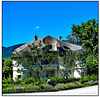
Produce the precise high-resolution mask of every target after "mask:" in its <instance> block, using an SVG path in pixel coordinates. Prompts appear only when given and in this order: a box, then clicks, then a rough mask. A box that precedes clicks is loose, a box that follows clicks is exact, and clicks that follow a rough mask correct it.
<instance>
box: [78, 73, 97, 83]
mask: <svg viewBox="0 0 100 97" xmlns="http://www.w3.org/2000/svg"><path fill="white" fill-rule="evenodd" d="M91 80H94V81H95V80H98V76H97V75H94V74H93V75H91V76H90V75H87V76H85V77H82V78H81V79H80V80H79V82H80V83H84V82H88V81H91Z"/></svg>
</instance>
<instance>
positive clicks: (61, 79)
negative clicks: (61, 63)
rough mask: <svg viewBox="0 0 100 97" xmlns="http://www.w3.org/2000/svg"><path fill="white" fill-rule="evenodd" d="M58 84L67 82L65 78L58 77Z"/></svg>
mask: <svg viewBox="0 0 100 97" xmlns="http://www.w3.org/2000/svg"><path fill="white" fill-rule="evenodd" d="M56 80H57V83H64V82H65V81H66V80H65V78H64V76H56Z"/></svg>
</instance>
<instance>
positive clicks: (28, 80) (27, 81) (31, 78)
mask: <svg viewBox="0 0 100 97" xmlns="http://www.w3.org/2000/svg"><path fill="white" fill-rule="evenodd" d="M23 82H25V84H31V83H34V82H35V79H34V78H33V77H30V78H28V79H26V80H24V81H23Z"/></svg>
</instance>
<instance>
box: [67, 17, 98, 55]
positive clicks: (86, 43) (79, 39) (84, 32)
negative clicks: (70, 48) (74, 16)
mask: <svg viewBox="0 0 100 97" xmlns="http://www.w3.org/2000/svg"><path fill="white" fill-rule="evenodd" d="M71 29H72V31H71V36H70V39H71V40H72V39H74V40H75V41H76V42H75V41H74V43H76V44H78V45H80V44H82V46H83V47H84V48H85V49H86V50H87V52H88V53H89V52H91V51H95V52H96V53H98V21H96V20H95V19H92V20H88V21H87V22H86V23H84V22H81V25H75V24H73V25H72V27H71ZM67 37H68V36H67Z"/></svg>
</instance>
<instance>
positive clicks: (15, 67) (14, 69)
mask: <svg viewBox="0 0 100 97" xmlns="http://www.w3.org/2000/svg"><path fill="white" fill-rule="evenodd" d="M13 64H14V66H13V80H16V77H17V76H18V75H21V78H22V75H23V73H22V72H21V73H18V72H17V70H18V69H20V70H21V69H22V68H23V67H22V66H21V65H19V66H18V67H17V64H16V61H13Z"/></svg>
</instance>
